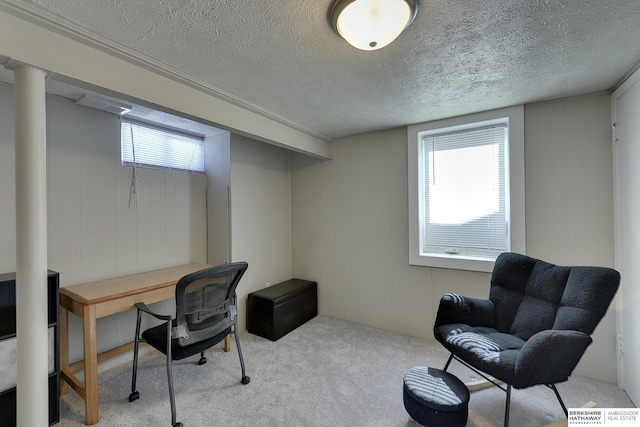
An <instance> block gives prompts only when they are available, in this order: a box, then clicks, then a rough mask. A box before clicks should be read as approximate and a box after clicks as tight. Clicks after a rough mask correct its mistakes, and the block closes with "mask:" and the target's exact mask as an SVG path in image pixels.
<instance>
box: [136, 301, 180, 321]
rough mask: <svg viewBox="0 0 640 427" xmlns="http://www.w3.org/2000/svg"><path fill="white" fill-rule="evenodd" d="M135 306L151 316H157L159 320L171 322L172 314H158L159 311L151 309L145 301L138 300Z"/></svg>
mask: <svg viewBox="0 0 640 427" xmlns="http://www.w3.org/2000/svg"><path fill="white" fill-rule="evenodd" d="M134 306H135V307H136V308H137V309H138V310H139V311H144V312H145V313H147V314H150V315H151V316H153V317H155V318H156V319H158V320H163V321H165V322H170V321H171V316H170V315H163V314H158V313H154V312H153V311H151V309H150V308H149V307H147V305H146V304H145V303H143V302H137V303H135V304H134Z"/></svg>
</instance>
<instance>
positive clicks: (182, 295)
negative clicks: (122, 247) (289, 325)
mask: <svg viewBox="0 0 640 427" xmlns="http://www.w3.org/2000/svg"><path fill="white" fill-rule="evenodd" d="M247 267H248V264H247V263H246V262H236V263H231V264H223V265H219V266H216V267H211V268H207V269H205V270H201V271H198V272H195V273H192V274H188V275H186V276H184V277H183V278H182V279H180V280H179V281H178V283H177V285H176V318H175V319H172V318H171V316H170V315H168V316H166V315H160V314H157V313H154V312H152V311H151V310H150V309H149V308H148V307H147V306H146V305H145V304H143V303H136V304H135V306H136V308H137V309H138V318H137V322H136V336H135V340H134V348H133V378H132V381H131V394H130V395H129V402H133V401H134V400H137V399H138V398H139V397H140V393H138V391H137V390H136V376H137V371H138V346H139V343H140V342H145V341H146V342H147V343H148V344H149V345H150V346H152V347H154V348H155V349H157V350H159V351H161V352H162V353H164V354H165V355H166V356H167V377H168V380H169V399H170V402H171V424H172V425H173V427H182V423H179V422H176V404H175V395H174V390H173V378H172V374H171V363H172V362H173V361H174V360H180V359H184V358H185V357H189V356H193V355H194V354H197V353H200V360H199V361H198V364H199V365H202V364H204V363H206V362H207V359H206V358H205V357H204V351H205V350H206V349H208V348H210V347H212V346H214V345H216V344H218V343H219V342H220V341H222V340H224V339H225V337H226V336H227V335H229V334H231V332H233V334H234V336H235V338H236V346H237V347H238V355H239V356H240V366H241V368H242V380H241V382H242V384H249V380H250V378H249V377H248V376H247V375H246V374H245V367H244V360H243V358H242V349H241V348H240V339H239V338H238V315H237V309H236V287H237V286H238V283H239V282H240V279H241V278H242V276H243V275H244V272H245V271H246V270H247ZM143 312H145V313H148V314H150V315H151V316H153V317H155V318H156V319H159V320H162V321H164V322H165V323H163V324H161V325H158V326H156V327H153V328H150V329H147V330H145V331H144V332H143V333H142V336H140V321H141V319H142V313H143Z"/></svg>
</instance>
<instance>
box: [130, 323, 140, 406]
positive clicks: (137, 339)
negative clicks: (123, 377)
mask: <svg viewBox="0 0 640 427" xmlns="http://www.w3.org/2000/svg"><path fill="white" fill-rule="evenodd" d="M141 319H142V312H141V311H140V310H138V318H137V320H136V336H135V338H134V340H133V341H134V342H133V375H132V377H131V394H130V395H129V402H133V401H134V400H138V399H139V398H140V393H138V391H137V390H136V381H137V378H138V346H139V343H140V320H141Z"/></svg>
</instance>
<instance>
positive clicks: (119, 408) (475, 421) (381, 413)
mask: <svg viewBox="0 0 640 427" xmlns="http://www.w3.org/2000/svg"><path fill="white" fill-rule="evenodd" d="M240 339H241V345H242V350H243V354H244V358H245V363H246V366H247V374H248V375H249V376H251V383H250V384H248V385H241V384H240V373H241V371H240V363H239V360H238V355H237V351H236V348H235V344H234V343H233V344H232V350H231V352H229V353H225V352H224V351H223V350H222V348H220V347H216V348H214V349H211V350H209V351H207V353H206V356H207V358H208V360H209V362H208V363H207V364H205V365H203V366H198V365H197V363H196V362H197V360H198V356H194V357H193V358H190V359H186V360H182V361H178V362H176V363H174V369H173V373H174V381H175V388H176V406H177V410H178V421H181V422H183V423H184V425H185V427H208V426H267V427H271V426H273V427H281V426H332V427H335V426H361V427H378V426H380V427H386V426H389V427H406V426H416V424H410V423H409V422H408V416H407V413H406V412H405V410H404V406H403V403H402V377H403V375H404V373H405V372H406V371H407V370H409V369H410V368H412V367H414V366H418V365H427V366H433V367H437V368H442V367H443V366H444V363H445V361H446V359H447V357H448V353H447V352H446V351H445V350H444V349H443V348H442V347H441V346H440V345H439V344H438V343H435V342H430V341H426V340H421V339H417V338H411V337H407V336H402V335H398V334H394V333H391V332H387V331H382V330H379V329H374V328H370V327H367V326H362V325H359V324H355V323H351V322H346V321H342V320H337V319H334V318H330V317H324V316H319V317H316V318H315V319H313V320H311V321H309V322H308V323H306V324H305V325H303V326H301V327H300V328H298V329H296V330H295V331H293V332H291V333H289V334H288V335H286V336H285V337H283V338H281V339H280V340H278V341H277V342H271V341H269V340H266V339H263V338H260V337H257V336H255V335H252V334H248V333H244V334H241V337H240ZM450 371H452V372H453V373H455V374H456V375H457V376H458V377H460V378H461V379H462V380H463V381H465V382H466V381H470V380H473V379H474V378H473V376H472V375H470V374H471V372H470V371H469V370H468V369H466V368H464V367H462V366H460V365H455V366H453V364H452V368H451V369H450ZM99 383H100V394H99V399H100V424H99V425H105V426H138V427H142V426H154V427H155V426H169V425H170V424H171V423H170V421H171V415H170V409H169V398H168V391H167V378H166V370H165V362H164V356H163V355H161V354H160V353H158V352H153V353H151V354H149V355H147V356H144V357H142V358H141V359H140V365H139V372H138V391H139V392H140V399H139V400H137V401H135V402H133V403H129V402H128V400H127V398H128V396H129V392H130V387H131V386H130V384H131V366H130V364H126V365H120V366H117V367H115V368H112V369H110V370H108V371H106V372H104V373H102V374H100V376H99ZM558 389H559V390H560V393H561V394H562V396H563V398H564V400H565V403H566V404H567V406H568V407H580V406H582V405H583V404H585V403H587V402H588V401H595V402H597V403H598V405H599V406H600V407H632V406H633V404H632V402H631V401H630V400H629V398H628V397H627V395H626V394H625V393H624V392H623V391H621V390H620V389H619V388H618V387H617V386H614V385H611V384H605V383H601V382H597V381H593V380H588V379H585V378H579V377H572V378H571V379H570V381H568V382H567V383H563V384H560V385H559V386H558ZM504 399H505V395H504V393H503V392H502V391H500V390H499V389H497V388H496V387H491V388H489V389H485V390H481V391H477V392H474V393H472V394H471V401H470V406H469V413H470V415H469V422H468V423H467V426H473V427H485V426H486V427H489V426H501V425H502V423H503V416H504ZM60 410H61V420H60V423H59V424H58V425H59V426H60V427H67V426H82V425H84V402H83V401H82V400H81V399H80V398H79V397H78V396H77V395H76V394H75V392H73V391H71V392H70V393H69V394H68V395H67V396H64V397H63V398H62V399H61V403H60ZM563 415H564V414H563V412H562V409H561V408H560V405H559V404H558V401H557V400H556V398H555V396H554V394H553V392H552V391H551V390H550V389H548V388H546V387H544V386H541V387H534V388H530V389H527V390H514V391H513V393H512V403H511V425H512V426H514V427H538V426H543V425H546V424H548V423H550V422H553V421H554V420H557V419H561V418H563Z"/></svg>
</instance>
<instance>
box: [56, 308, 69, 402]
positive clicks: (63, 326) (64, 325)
mask: <svg viewBox="0 0 640 427" xmlns="http://www.w3.org/2000/svg"><path fill="white" fill-rule="evenodd" d="M58 328H60V329H59V330H60V372H62V371H63V370H66V369H68V368H69V312H68V311H67V309H66V308H64V307H62V306H60V323H59V325H58ZM67 393H69V384H67V382H66V381H64V380H63V379H62V378H60V396H64V395H65V394H67Z"/></svg>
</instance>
